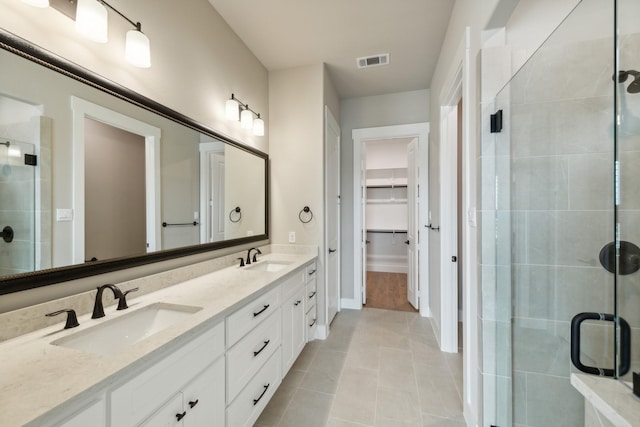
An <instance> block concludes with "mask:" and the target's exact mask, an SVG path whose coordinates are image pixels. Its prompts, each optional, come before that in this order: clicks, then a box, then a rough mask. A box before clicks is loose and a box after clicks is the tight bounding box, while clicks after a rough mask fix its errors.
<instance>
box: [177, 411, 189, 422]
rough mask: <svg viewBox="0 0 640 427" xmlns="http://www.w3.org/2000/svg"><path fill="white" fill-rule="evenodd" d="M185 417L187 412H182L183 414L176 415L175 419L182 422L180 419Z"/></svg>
mask: <svg viewBox="0 0 640 427" xmlns="http://www.w3.org/2000/svg"><path fill="white" fill-rule="evenodd" d="M185 415H187V411H184V412H183V413H181V414H176V419H177V420H178V421H180V420H182V419H183V418H184V416H185Z"/></svg>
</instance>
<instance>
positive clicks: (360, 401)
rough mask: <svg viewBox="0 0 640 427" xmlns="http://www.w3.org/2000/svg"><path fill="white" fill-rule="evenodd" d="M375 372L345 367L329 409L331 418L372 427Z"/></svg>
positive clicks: (374, 408)
mask: <svg viewBox="0 0 640 427" xmlns="http://www.w3.org/2000/svg"><path fill="white" fill-rule="evenodd" d="M377 387H378V375H377V372H376V371H373V370H370V369H363V368H352V367H349V366H347V367H345V368H344V370H343V372H342V377H341V378H340V385H339V387H338V391H337V393H336V398H335V400H334V402H333V407H332V408H331V414H330V415H331V417H332V418H338V419H341V420H345V421H352V422H356V423H361V424H369V425H373V423H374V421H375V411H376V395H377V392H376V390H377Z"/></svg>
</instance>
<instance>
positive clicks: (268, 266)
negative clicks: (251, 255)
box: [245, 261, 291, 273]
mask: <svg viewBox="0 0 640 427" xmlns="http://www.w3.org/2000/svg"><path fill="white" fill-rule="evenodd" d="M289 264H291V263H290V262H287V261H258V262H257V263H255V264H251V265H248V266H246V267H245V268H248V269H249V270H257V271H267V272H270V273H273V272H275V271H280V270H282V269H283V268H285V267H288V266H289Z"/></svg>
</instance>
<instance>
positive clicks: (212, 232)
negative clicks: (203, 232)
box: [207, 152, 226, 242]
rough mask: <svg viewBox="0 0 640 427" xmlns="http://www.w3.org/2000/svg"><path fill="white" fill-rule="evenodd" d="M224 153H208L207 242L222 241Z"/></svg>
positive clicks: (223, 220) (223, 221)
mask: <svg viewBox="0 0 640 427" xmlns="http://www.w3.org/2000/svg"><path fill="white" fill-rule="evenodd" d="M224 161H225V157H224V153H216V152H211V153H209V206H208V207H209V215H208V218H207V230H208V231H209V242H219V241H221V240H224V223H225V218H226V216H225V213H224V210H225V209H224V185H225V182H224V176H225V170H224V165H225V162H224Z"/></svg>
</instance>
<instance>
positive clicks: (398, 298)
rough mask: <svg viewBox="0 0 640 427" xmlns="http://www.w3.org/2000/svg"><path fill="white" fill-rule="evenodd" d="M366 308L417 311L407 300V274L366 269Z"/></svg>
mask: <svg viewBox="0 0 640 427" xmlns="http://www.w3.org/2000/svg"><path fill="white" fill-rule="evenodd" d="M365 307H367V308H383V309H387V310H399V311H412V312H415V311H417V310H416V309H414V308H413V306H412V305H411V304H409V301H407V275H406V274H405V273H383V272H377V271H367V303H366V304H365Z"/></svg>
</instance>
